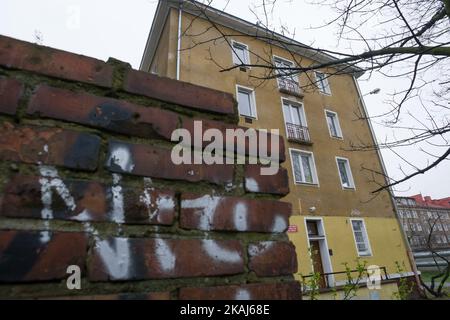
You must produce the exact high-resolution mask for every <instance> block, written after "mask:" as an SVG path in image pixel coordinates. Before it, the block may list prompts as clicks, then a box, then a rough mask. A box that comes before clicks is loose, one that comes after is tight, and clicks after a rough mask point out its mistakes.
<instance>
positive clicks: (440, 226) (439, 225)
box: [437, 223, 443, 231]
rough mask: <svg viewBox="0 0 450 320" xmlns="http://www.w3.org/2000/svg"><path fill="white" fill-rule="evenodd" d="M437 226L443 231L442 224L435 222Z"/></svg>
mask: <svg viewBox="0 0 450 320" xmlns="http://www.w3.org/2000/svg"><path fill="white" fill-rule="evenodd" d="M437 228H438V230H439V231H443V230H442V225H441V224H440V223H438V224H437Z"/></svg>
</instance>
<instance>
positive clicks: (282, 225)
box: [271, 216, 287, 232]
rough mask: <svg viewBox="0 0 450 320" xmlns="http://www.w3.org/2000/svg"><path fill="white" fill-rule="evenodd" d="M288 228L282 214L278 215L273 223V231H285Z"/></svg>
mask: <svg viewBox="0 0 450 320" xmlns="http://www.w3.org/2000/svg"><path fill="white" fill-rule="evenodd" d="M286 228H287V223H286V220H285V219H284V218H283V217H282V216H276V217H275V220H274V221H273V224H272V228H271V230H272V232H283V231H284V230H286Z"/></svg>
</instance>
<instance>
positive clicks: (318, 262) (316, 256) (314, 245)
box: [309, 240, 327, 288]
mask: <svg viewBox="0 0 450 320" xmlns="http://www.w3.org/2000/svg"><path fill="white" fill-rule="evenodd" d="M309 244H310V248H311V259H312V264H313V270H314V272H318V273H320V274H321V277H320V279H319V288H326V287H327V284H326V280H325V276H323V273H324V272H323V264H322V255H321V252H320V243H319V240H311V241H309Z"/></svg>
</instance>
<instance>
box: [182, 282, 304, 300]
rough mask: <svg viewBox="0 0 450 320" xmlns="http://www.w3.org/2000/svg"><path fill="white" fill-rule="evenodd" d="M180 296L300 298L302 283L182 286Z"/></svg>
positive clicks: (264, 298) (206, 298)
mask: <svg viewBox="0 0 450 320" xmlns="http://www.w3.org/2000/svg"><path fill="white" fill-rule="evenodd" d="M179 298H180V299H182V300H300V299H301V287H300V283H298V282H296V281H291V282H281V283H254V284H242V285H232V286H218V287H195V288H181V289H180V295H179Z"/></svg>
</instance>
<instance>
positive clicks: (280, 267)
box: [248, 241, 297, 277]
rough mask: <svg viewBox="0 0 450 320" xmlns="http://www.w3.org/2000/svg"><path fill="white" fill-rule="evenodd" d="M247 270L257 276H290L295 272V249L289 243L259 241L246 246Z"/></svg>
mask: <svg viewBox="0 0 450 320" xmlns="http://www.w3.org/2000/svg"><path fill="white" fill-rule="evenodd" d="M248 254H249V258H250V262H249V268H250V270H251V271H254V272H255V273H256V274H257V275H258V276H261V277H264V276H279V275H290V274H293V273H296V272H297V257H296V253H295V247H294V245H293V244H292V243H290V242H280V241H261V242H258V243H252V244H250V245H249V246H248Z"/></svg>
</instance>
